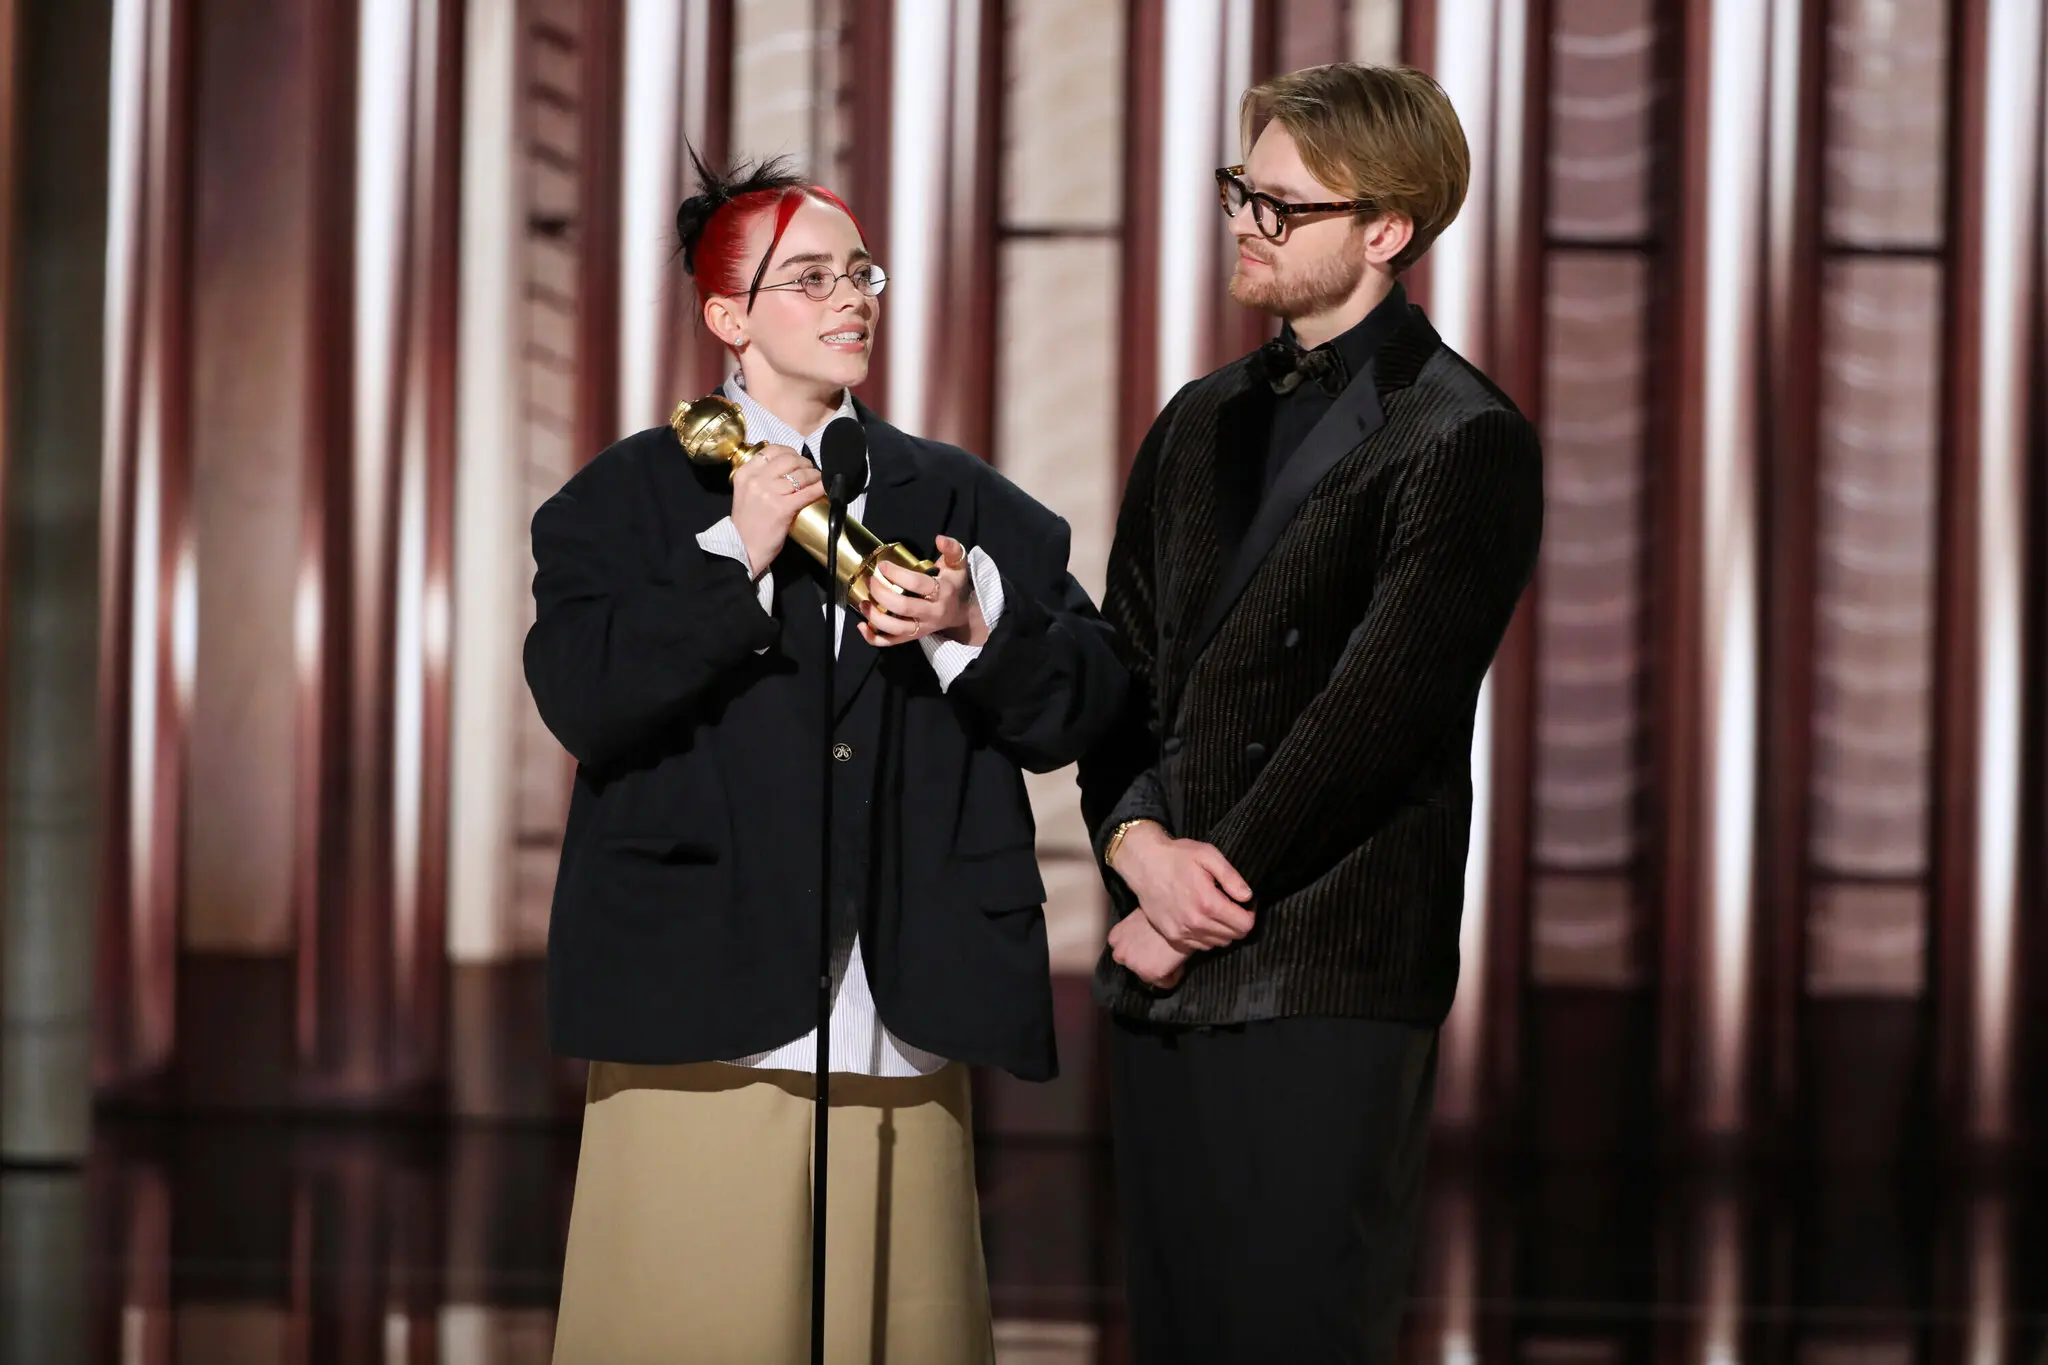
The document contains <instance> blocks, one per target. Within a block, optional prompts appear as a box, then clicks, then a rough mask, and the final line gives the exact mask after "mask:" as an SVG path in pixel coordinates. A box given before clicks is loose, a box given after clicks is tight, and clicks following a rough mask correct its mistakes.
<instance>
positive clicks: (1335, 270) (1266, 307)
mask: <svg viewBox="0 0 2048 1365" xmlns="http://www.w3.org/2000/svg"><path fill="white" fill-rule="evenodd" d="M1350 245H1351V243H1350V241H1349V239H1348V238H1347V240H1346V242H1345V247H1346V248H1348V247H1350ZM1254 254H1255V255H1257V256H1258V258H1259V259H1260V260H1261V261H1264V262H1266V263H1267V268H1266V270H1265V271H1263V272H1261V273H1260V274H1258V275H1247V274H1246V273H1245V266H1244V262H1243V261H1239V262H1238V263H1237V269H1236V270H1235V271H1234V272H1232V274H1231V276H1230V297H1231V298H1233V299H1235V300H1236V301H1237V302H1238V303H1241V304H1243V305H1244V306H1245V307H1247V308H1256V309H1258V310H1259V311H1260V312H1261V313H1271V314H1272V315H1273V316H1274V317H1278V318H1300V317H1309V316H1311V315H1313V314H1316V313H1321V312H1324V311H1326V310H1328V309H1331V308H1334V307H1336V306H1337V305H1338V304H1340V303H1342V302H1343V301H1344V300H1345V299H1348V298H1350V297H1351V295H1352V292H1353V291H1354V290H1356V289H1357V288H1358V283H1359V281H1360V280H1362V279H1364V278H1365V258H1364V256H1363V255H1362V254H1360V253H1359V252H1356V251H1353V250H1348V249H1339V250H1336V251H1332V252H1329V253H1327V254H1326V255H1323V256H1319V257H1316V258H1315V259H1313V260H1309V261H1303V262H1299V263H1295V264H1293V265H1292V267H1291V268H1290V266H1288V265H1283V264H1280V263H1278V260H1277V259H1276V257H1275V256H1274V255H1273V254H1272V252H1271V248H1270V247H1268V248H1267V249H1266V250H1265V251H1263V252H1261V251H1257V250H1256V249H1255V251H1254Z"/></svg>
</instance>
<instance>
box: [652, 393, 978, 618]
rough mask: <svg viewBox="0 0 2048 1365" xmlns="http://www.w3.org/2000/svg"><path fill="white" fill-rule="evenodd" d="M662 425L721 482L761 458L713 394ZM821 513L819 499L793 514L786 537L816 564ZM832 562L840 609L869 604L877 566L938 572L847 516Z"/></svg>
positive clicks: (731, 408)
mask: <svg viewBox="0 0 2048 1365" xmlns="http://www.w3.org/2000/svg"><path fill="white" fill-rule="evenodd" d="M668 424H669V427H670V428H671V429H672V430H673V431H674V432H675V434H676V439H677V440H678V441H680V442H682V445H683V451H684V453H685V454H687V455H688V456H689V457H690V460H691V462H692V463H693V464H700V465H707V466H713V465H715V466H723V467H724V469H725V471H726V477H727V478H730V477H732V475H733V474H735V473H737V472H738V471H739V468H740V466H741V465H744V464H745V463H746V462H747V461H748V460H751V459H753V458H754V457H755V456H756V455H758V454H760V453H761V446H762V443H761V442H759V441H756V442H754V443H752V444H751V445H750V444H748V442H747V420H746V418H745V417H743V416H741V415H740V410H739V406H738V405H737V404H735V403H733V402H732V401H731V400H730V399H727V398H723V397H720V396H719V395H718V394H715V393H714V394H709V395H707V396H705V397H703V398H699V399H698V400H696V401H695V402H694V403H692V402H683V403H678V404H676V410H675V412H674V413H673V414H672V415H671V416H670V417H669V419H668ZM826 508H827V504H826V503H825V501H824V500H823V499H822V498H821V499H819V500H818V501H817V502H814V503H812V504H810V505H809V506H808V507H806V508H804V510H803V511H801V512H799V513H797V514H796V521H795V523H794V524H793V525H791V526H790V528H789V538H790V539H791V540H792V541H794V542H795V543H796V544H798V545H800V546H802V547H803V549H804V552H805V553H806V554H808V555H810V557H811V558H813V559H815V560H817V561H818V562H819V563H820V564H824V563H825V562H826V560H825V538H826V535H827V532H828V529H829V527H828V523H827V520H826V518H827V511H826ZM837 558H838V561H839V562H838V563H837V564H834V565H831V566H829V567H830V568H831V569H832V576H833V578H834V579H836V580H837V581H838V584H839V591H840V594H841V596H842V597H843V598H844V599H845V601H846V604H847V605H848V606H851V607H853V608H855V609H856V610H858V609H860V608H864V607H866V606H867V605H868V603H869V602H871V601H873V600H874V593H873V590H872V586H871V583H870V580H871V579H872V578H873V576H874V572H875V566H876V565H878V564H884V563H887V564H894V565H896V566H898V567H900V568H905V569H910V570H912V571H914V572H916V573H921V574H936V573H937V572H938V571H939V566H938V565H937V564H934V563H933V562H932V561H930V560H928V559H919V558H918V557H917V555H916V554H914V553H913V552H912V551H911V550H910V549H909V548H908V547H906V546H904V545H902V544H901V543H896V544H890V545H884V544H882V542H881V541H879V540H877V539H876V538H875V535H874V533H873V532H871V531H869V530H868V529H867V528H866V527H865V526H862V525H861V524H860V523H859V522H857V521H855V520H854V519H853V518H852V517H847V518H846V519H845V522H844V523H843V524H842V525H841V527H840V531H839V554H838V556H837Z"/></svg>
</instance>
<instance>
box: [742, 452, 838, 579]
mask: <svg viewBox="0 0 2048 1365" xmlns="http://www.w3.org/2000/svg"><path fill="white" fill-rule="evenodd" d="M824 496H825V476H824V475H822V474H820V473H819V472H818V471H817V468H816V467H815V466H814V465H812V464H811V462H810V461H809V460H806V459H805V458H804V457H803V456H801V455H799V454H797V453H796V452H795V451H794V450H791V449H790V448H789V447H788V446H763V447H762V448H761V453H760V454H758V455H756V456H754V458H753V459H751V460H748V461H747V462H746V463H745V464H743V465H741V466H740V467H739V469H738V470H737V471H735V472H734V474H733V476H732V524H733V525H734V526H736V527H738V528H739V533H740V539H741V540H742V541H744V542H746V546H747V565H748V567H749V568H751V569H752V570H753V572H754V577H755V578H756V579H758V578H760V576H761V575H762V574H764V573H767V572H768V566H769V565H770V564H773V563H774V562H775V556H777V555H779V554H781V553H782V542H783V541H785V540H787V539H788V538H789V526H790V523H791V522H793V521H795V520H796V514H797V513H799V512H801V511H803V510H804V508H806V507H808V506H810V505H811V504H812V503H814V502H816V501H817V500H818V499H819V498H822V497H824Z"/></svg>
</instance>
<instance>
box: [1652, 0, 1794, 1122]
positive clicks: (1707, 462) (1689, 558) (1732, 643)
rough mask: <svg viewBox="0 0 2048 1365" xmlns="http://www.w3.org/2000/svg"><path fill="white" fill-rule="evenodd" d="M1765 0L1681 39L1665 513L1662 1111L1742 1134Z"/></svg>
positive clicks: (1754, 739) (1725, 1)
mask: <svg viewBox="0 0 2048 1365" xmlns="http://www.w3.org/2000/svg"><path fill="white" fill-rule="evenodd" d="M1769 20H1770V12H1769V9H1768V7H1765V6H1760V5H1755V4H1750V3H1746V2H1745V3H1731V0H1699V2H1698V3H1696V4H1695V5H1694V6H1693V7H1692V8H1690V9H1689V10H1688V11H1687V23H1686V30H1685V39H1684V47H1683V50H1684V62H1685V66H1684V77H1683V85H1682V91H1683V94H1682V96H1681V98H1682V100H1683V105H1684V143H1683V147H1684V150H1683V165H1684V171H1683V186H1682V189H1681V191H1680V195H1679V216H1678V233H1677V247H1678V251H1677V262H1676V282H1677V289H1678V293H1677V296H1676V300H1675V306H1676V308H1677V310H1678V318H1677V325H1678V337H1677V344H1676V345H1675V347H1674V348H1673V350H1672V355H1671V363H1672V365H1673V369H1674V378H1675V384H1674V387H1673V389H1672V393H1673V401H1672V403H1671V407H1670V409H1669V411H1668V414H1667V416H1668V419H1669V420H1670V422H1671V429H1670V432H1669V440H1670V442H1671V448H1672V450H1673V452H1674V457H1675V458H1674V468H1673V471H1672V477H1671V479H1670V480H1669V482H1668V484H1667V489H1666V500H1665V502H1664V504H1663V506H1662V508H1661V512H1662V518H1663V534H1662V535H1661V536H1660V539H1661V540H1662V541H1663V543H1664V545H1665V547H1666V549H1667V553H1668V555H1669V558H1668V559H1667V560H1666V563H1665V565H1664V581H1665V583H1666V585H1667V590H1668V592H1669V594H1670V596H1669V598H1668V599H1667V602H1666V605H1665V608H1664V611H1663V613H1662V615H1663V619H1664V622H1665V633H1664V635H1663V638H1662V642H1661V643H1662V646H1663V647H1662V648H1661V649H1660V650H1659V657H1660V659H1661V661H1662V663H1663V666H1664V668H1665V669H1666V676H1665V678H1664V680H1663V687H1662V696H1661V698H1660V700H1661V702H1662V715H1661V716H1660V721H1661V725H1660V731H1661V736H1662V739H1663V741H1664V745H1665V755H1664V757H1665V763H1664V771H1663V774H1662V777H1663V781H1664V783H1665V791H1664V813H1665V817H1666V825H1665V830H1664V836H1665V865H1664V924H1665V937H1664V944H1663V947H1664V963H1663V967H1664V971H1663V986H1664V1009H1663V1015H1662V1029H1661V1038H1660V1041H1661V1044H1662V1048H1663V1056H1662V1061H1661V1071H1662V1075H1663V1077H1664V1080H1665V1084H1666V1087H1667V1090H1666V1099H1667V1105H1666V1112H1667V1113H1670V1114H1672V1115H1674V1116H1677V1117H1678V1120H1679V1122H1680V1123H1681V1125H1682V1126H1683V1127H1684V1128H1685V1130H1686V1131H1688V1132H1694V1133H1699V1134H1703V1135H1708V1136H1713V1137H1732V1136H1735V1135H1736V1134H1738V1133H1739V1132H1740V1131H1741V1129H1742V1128H1743V1126H1744V1124H1745V1123H1746V1122H1747V1120H1748V1118H1749V1109H1750V1105H1749V1097H1748V1095H1747V1094H1746V1087H1747V1085H1748V1082H1749V1077H1750V1070H1751V1069H1750V1049H1751V1047H1752V1045H1753V1043H1754V1033H1753V1029H1752V1008H1753V997H1754V978H1753V972H1754V962H1755V936H1756V929H1757V926H1756V921H1755V898H1754V889H1755V876H1756V852H1755V836H1756V802H1757V792H1756V783H1757V771H1756V767H1757V749H1758V743H1759V735H1758V727H1759V712H1758V705H1759V703H1758V695H1757V691H1758V671H1757V670H1758V657H1759V654H1758V651H1759V645H1760V623H1759V615H1758V613H1759V606H1760V602H1759V584H1758V575H1759V572H1760V567H1761V564H1760V552H1759V541H1758V536H1759V530H1758V505H1757V503H1758V463H1757V462H1758V432H1759V424H1760V420H1761V415H1760V411H1759V408H1758V393H1757V387H1756V385H1757V378H1758V375H1759V374H1760V371H1761V366H1760V365H1759V364H1758V359H1757V358H1758V352H1759V347H1760V345H1761V343H1762V340H1763V332H1762V330H1761V306H1760V305H1761V302H1762V294H1761V288H1762V276H1761V270H1762V264H1761V263H1762V261H1763V259H1764V256H1763V242H1762V239H1761V235H1760V234H1761V229H1762V225H1763V222H1764V218H1763V212H1764V205H1765V200H1764V179H1763V171H1764V164H1765V163H1764V161H1763V160H1762V159H1761V158H1759V157H1758V156H1757V155H1756V148H1757V146H1758V145H1759V143H1760V142H1762V141H1763V138H1764V134H1765V132H1766V129H1767V122H1766V118H1765V113H1766V106H1765V86H1766V81H1765V76H1766V72H1767V70H1768V59H1769V55H1770V50H1769V38H1770V27H1769Z"/></svg>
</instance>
